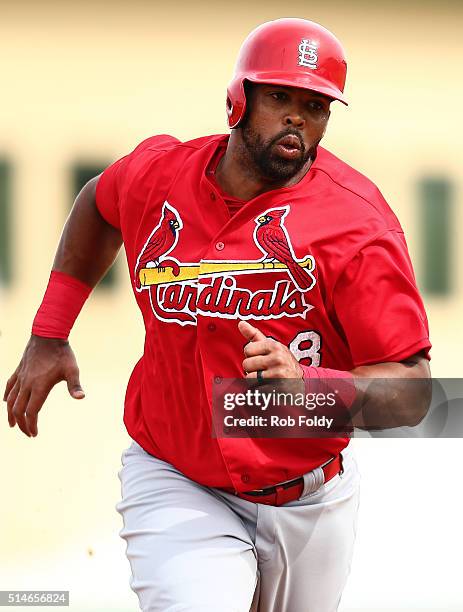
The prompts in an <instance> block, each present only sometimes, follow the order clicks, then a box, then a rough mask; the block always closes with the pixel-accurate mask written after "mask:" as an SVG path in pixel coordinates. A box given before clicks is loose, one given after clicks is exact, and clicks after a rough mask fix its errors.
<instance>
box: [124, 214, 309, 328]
mask: <svg viewBox="0 0 463 612" xmlns="http://www.w3.org/2000/svg"><path fill="white" fill-rule="evenodd" d="M289 212H290V206H289V205H288V206H284V207H282V208H274V209H270V210H267V211H265V212H264V213H263V214H262V215H259V217H257V218H255V219H254V223H256V224H257V227H256V228H255V230H254V232H253V233H251V232H249V239H250V240H253V241H254V244H255V246H257V247H258V249H259V250H260V251H262V252H263V254H264V255H263V257H261V258H260V259H257V260H255V259H252V260H240V261H236V260H234V261H230V260H225V261H219V260H214V261H212V260H201V261H198V262H192V263H187V262H185V261H179V259H177V258H176V257H175V256H174V254H173V253H172V251H173V250H174V248H175V246H176V245H177V244H178V241H179V239H180V238H179V235H180V230H181V229H182V228H183V222H182V219H181V217H180V213H179V212H178V210H176V208H174V207H173V206H172V205H171V204H169V203H168V202H165V203H164V205H163V208H162V213H161V218H160V221H159V223H158V224H157V225H156V227H155V228H154V230H153V231H152V232H151V234H150V237H149V238H148V240H147V242H146V243H145V245H144V247H143V249H142V251H141V253H140V254H139V256H138V258H137V264H136V267H135V287H136V289H137V291H138V292H141V291H142V290H143V289H148V291H149V298H150V303H151V308H152V311H153V314H154V315H155V316H156V317H157V318H158V319H160V320H161V321H165V322H172V323H179V324H180V325H182V326H183V325H191V324H192V325H195V324H196V321H197V313H198V312H200V313H201V314H203V315H206V316H211V317H221V318H236V317H237V316H238V317H240V318H242V319H272V318H280V317H281V316H283V315H286V316H289V317H304V316H305V315H306V314H307V312H308V311H309V310H310V309H311V308H312V307H313V306H312V305H311V304H309V302H308V301H307V300H306V299H304V295H303V293H304V292H307V291H309V290H310V289H311V288H312V287H313V286H314V284H315V282H316V281H315V276H314V275H313V272H312V271H313V269H314V267H315V261H314V259H313V257H312V256H310V255H307V256H306V257H305V258H304V259H302V260H298V259H297V258H296V256H295V254H294V251H293V247H292V244H291V240H290V237H289V235H288V232H287V230H286V228H285V226H284V218H285V217H286V215H287V214H288V213H289ZM167 254H169V257H168V258H167V257H166V255H167ZM275 272H276V273H280V274H281V273H282V272H283V273H284V272H286V273H287V275H288V276H289V278H290V280H278V279H277V278H275V282H274V283H272V286H271V288H268V289H258V290H254V291H251V290H249V289H247V288H245V287H242V286H240V285H239V277H240V276H241V275H243V274H245V275H249V274H261V273H265V274H271V273H275ZM198 281H201V282H200V283H198Z"/></svg>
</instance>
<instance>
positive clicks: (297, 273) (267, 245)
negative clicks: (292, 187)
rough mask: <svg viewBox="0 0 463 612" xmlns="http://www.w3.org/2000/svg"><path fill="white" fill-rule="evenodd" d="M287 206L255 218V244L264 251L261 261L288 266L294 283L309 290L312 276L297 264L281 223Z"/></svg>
mask: <svg viewBox="0 0 463 612" xmlns="http://www.w3.org/2000/svg"><path fill="white" fill-rule="evenodd" d="M288 211H289V207H288V206H285V207H284V208H273V209H271V210H268V211H267V212H265V213H264V214H263V215H262V216H260V217H258V218H257V219H255V222H256V224H257V227H256V229H255V230H254V232H255V233H254V237H255V241H256V244H257V246H258V247H259V249H260V250H261V251H262V253H264V257H263V258H262V261H265V262H267V261H268V262H277V261H278V262H280V263H282V264H284V265H285V266H286V267H287V268H288V272H289V275H290V276H291V278H292V280H293V282H294V284H295V285H296V287H297V288H298V289H300V290H301V291H309V290H310V289H312V287H313V286H314V284H315V278H314V276H313V275H312V274H311V273H309V272H308V271H307V270H305V269H304V268H303V267H302V266H301V265H299V262H298V259H297V258H296V256H295V255H294V251H293V247H292V245H291V241H290V239H289V236H288V232H287V231H286V227H285V226H284V225H283V221H284V218H285V216H286V215H287V214H288Z"/></svg>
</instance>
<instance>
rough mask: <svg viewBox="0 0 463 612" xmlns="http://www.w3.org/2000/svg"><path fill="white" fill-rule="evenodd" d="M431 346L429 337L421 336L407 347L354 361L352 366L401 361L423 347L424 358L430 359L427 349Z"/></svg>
mask: <svg viewBox="0 0 463 612" xmlns="http://www.w3.org/2000/svg"><path fill="white" fill-rule="evenodd" d="M431 346H432V344H431V342H430V341H429V338H427V337H426V338H422V339H421V340H418V341H417V342H414V343H413V344H410V345H408V346H407V347H405V348H403V349H400V350H399V351H396V352H394V353H389V354H387V355H382V356H381V357H378V358H376V357H375V358H371V359H364V360H360V361H354V367H356V368H357V367H360V366H364V365H374V364H376V363H384V362H386V361H403V360H404V359H407V357H411V356H412V355H414V354H415V353H418V352H419V351H422V350H423V349H426V352H425V357H426V359H428V361H430V360H431V356H430V354H429V350H430V348H431Z"/></svg>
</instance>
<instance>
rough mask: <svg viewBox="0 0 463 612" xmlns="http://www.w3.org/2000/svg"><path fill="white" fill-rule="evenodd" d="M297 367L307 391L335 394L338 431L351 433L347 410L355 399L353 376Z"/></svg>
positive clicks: (328, 370)
mask: <svg viewBox="0 0 463 612" xmlns="http://www.w3.org/2000/svg"><path fill="white" fill-rule="evenodd" d="M299 365H300V366H301V368H302V371H303V378H304V380H305V385H306V388H307V391H309V392H323V393H325V394H326V393H329V392H331V393H335V394H336V398H337V399H336V406H337V408H338V415H337V417H336V423H337V425H338V427H339V428H340V429H342V430H345V431H352V424H351V415H350V413H349V408H350V407H351V406H352V405H353V403H354V401H355V398H356V397H357V390H356V388H355V383H354V377H353V375H352V374H351V373H350V372H345V371H342V370H332V369H330V368H316V367H314V366H305V365H303V364H302V363H300V364H299ZM331 381H332V382H331Z"/></svg>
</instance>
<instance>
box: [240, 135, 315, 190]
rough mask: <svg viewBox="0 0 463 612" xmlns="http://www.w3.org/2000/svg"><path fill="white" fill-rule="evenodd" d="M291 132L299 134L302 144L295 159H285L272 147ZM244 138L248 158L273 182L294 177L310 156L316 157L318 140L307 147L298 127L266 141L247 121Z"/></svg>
mask: <svg viewBox="0 0 463 612" xmlns="http://www.w3.org/2000/svg"><path fill="white" fill-rule="evenodd" d="M290 134H291V135H294V136H297V138H298V139H299V142H300V145H301V148H300V151H299V153H300V154H299V155H298V156H297V157H295V158H294V159H285V158H284V157H281V156H280V155H278V154H277V153H276V152H275V151H274V150H272V148H273V146H274V145H275V144H276V143H277V141H278V140H280V138H283V137H284V136H288V135H290ZM242 138H243V143H244V146H245V148H246V153H247V155H246V156H247V157H248V159H250V160H251V162H252V163H253V164H254V165H255V167H256V168H257V169H258V170H259V173H260V174H261V175H262V176H263V177H265V178H266V179H268V180H270V181H272V182H280V181H286V180H289V179H291V178H293V176H295V175H296V174H297V173H298V172H299V171H300V170H301V169H302V168H303V167H304V165H305V164H306V163H307V162H308V161H309V159H310V158H312V159H315V156H316V151H317V146H318V142H316V143H315V144H314V145H313V146H311V147H310V148H309V149H307V147H306V146H305V144H304V142H303V140H302V138H301V135H300V132H299V131H298V130H297V129H296V128H287V129H285V130H282V131H281V132H279V133H278V134H277V135H276V136H274V137H273V138H272V139H270V140H268V141H265V140H263V138H262V137H261V136H260V135H259V134H258V133H257V132H255V131H254V130H253V129H252V128H251V127H250V126H249V123H245V125H244V126H243V127H242Z"/></svg>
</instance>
